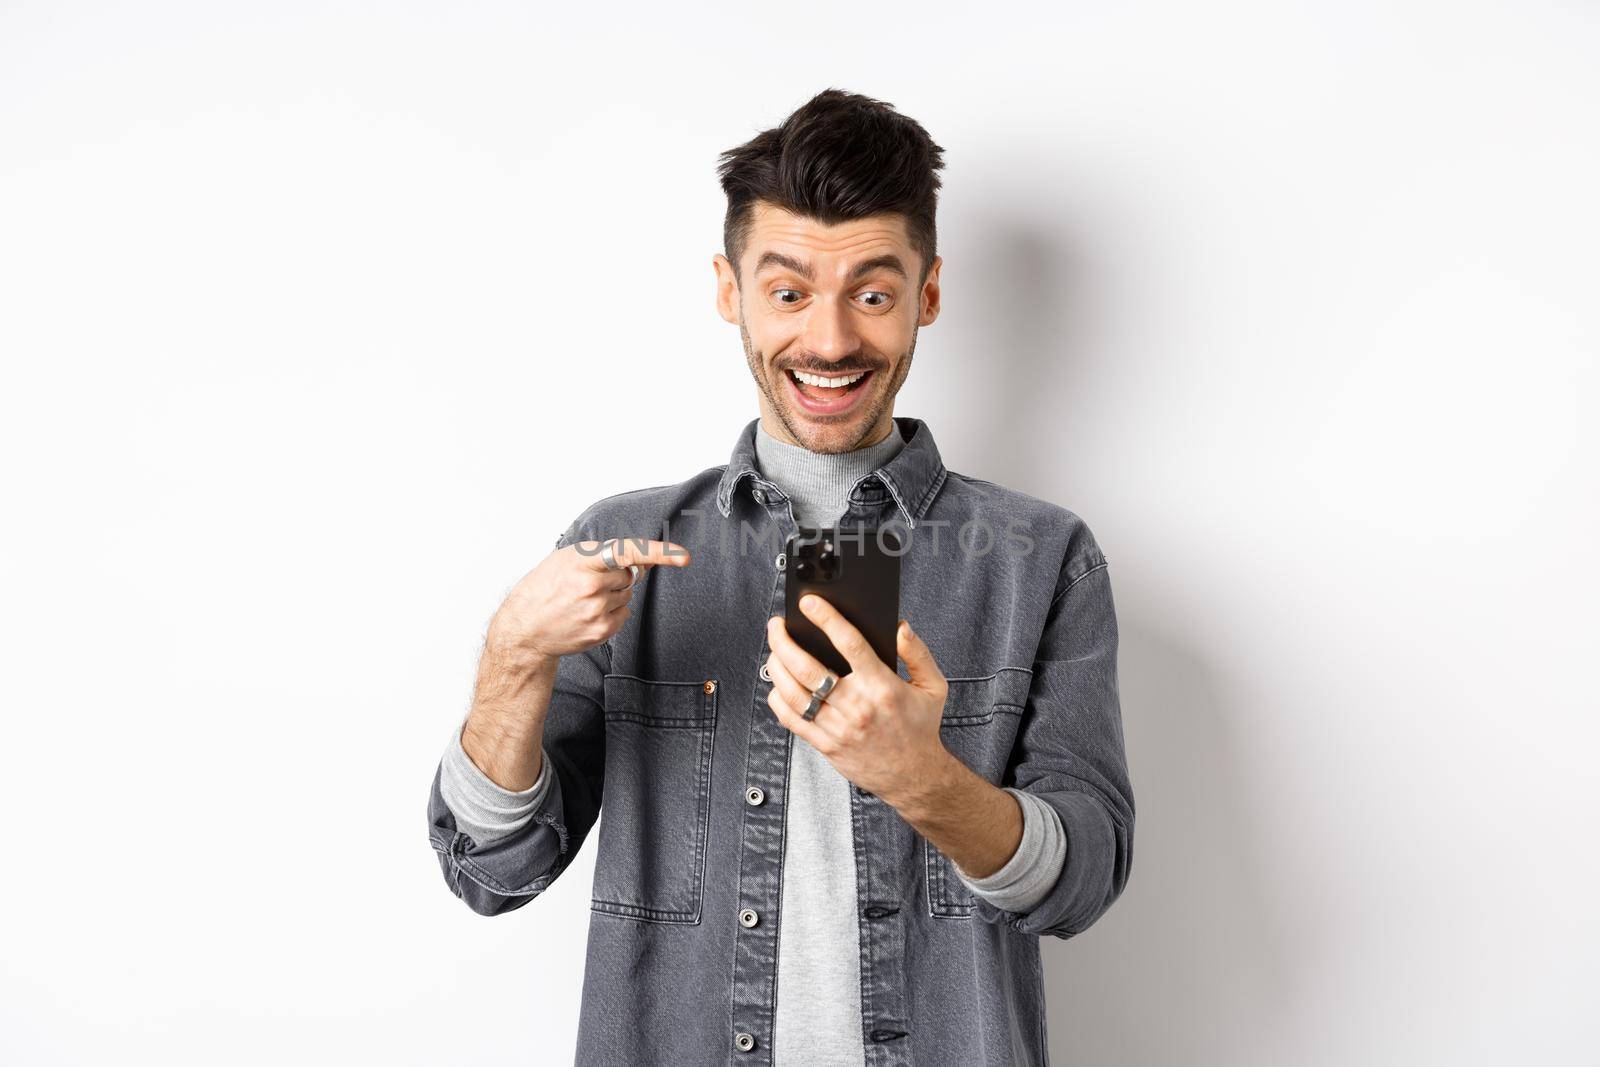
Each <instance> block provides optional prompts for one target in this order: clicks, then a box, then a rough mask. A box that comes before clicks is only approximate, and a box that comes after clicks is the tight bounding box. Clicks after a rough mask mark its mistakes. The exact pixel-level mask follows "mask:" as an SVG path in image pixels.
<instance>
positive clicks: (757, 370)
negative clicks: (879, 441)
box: [739, 316, 919, 455]
mask: <svg viewBox="0 0 1600 1067" xmlns="http://www.w3.org/2000/svg"><path fill="white" fill-rule="evenodd" d="M918 329H919V327H917V326H913V327H912V328H911V343H910V345H909V346H908V347H907V348H906V351H905V355H903V356H901V357H900V359H899V361H898V362H897V363H896V364H895V370H894V378H893V379H892V380H891V381H890V382H889V387H888V388H887V389H880V390H878V395H877V398H876V399H875V400H873V401H872V404H871V407H869V408H868V409H867V413H866V416H865V417H864V418H862V420H861V422H860V424H859V425H860V430H859V431H858V432H857V433H856V434H855V436H854V437H853V438H852V439H851V440H850V441H848V442H847V443H845V444H844V445H842V446H839V447H824V448H812V447H811V445H810V444H809V443H808V442H807V441H806V438H805V436H804V435H803V434H802V433H800V428H801V426H802V425H803V422H802V420H800V419H799V418H797V417H796V416H795V415H794V413H793V411H791V410H790V408H789V404H788V397H787V396H786V395H782V393H781V387H780V386H778V385H777V383H775V382H773V381H772V379H771V378H770V376H769V375H768V373H767V371H768V364H767V361H766V358H765V357H764V356H763V355H762V354H761V353H759V352H757V351H756V350H755V346H754V345H752V344H751V343H750V332H749V331H748V330H746V329H745V328H744V318H743V317H742V316H741V317H740V319H739V340H740V342H741V343H743V345H744V359H745V363H746V364H747V365H748V366H749V367H750V376H751V377H752V378H754V379H755V382H756V388H757V389H760V390H761V395H762V396H764V397H766V398H767V406H768V407H769V408H770V409H771V410H772V413H773V415H774V416H776V417H777V420H778V421H779V422H780V423H782V424H783V428H784V429H785V430H787V431H788V432H789V436H790V437H792V438H794V439H795V440H796V441H799V442H800V443H801V444H802V445H804V446H805V447H806V448H808V449H810V450H811V451H812V452H817V453H820V454H822V455H834V454H837V453H841V452H854V451H855V450H856V449H858V448H860V447H861V446H862V444H863V442H864V441H865V440H866V438H867V435H868V434H870V433H871V432H872V431H873V428H874V427H876V426H877V425H878V420H879V419H881V418H882V417H883V414H884V412H886V411H890V410H892V409H893V405H894V398H895V394H896V393H898V392H900V386H901V385H903V384H904V383H905V380H906V377H907V375H909V374H910V373H911V357H912V355H913V354H914V353H915V352H916V350H917V330H918ZM778 373H780V374H787V373H788V371H779V372H778ZM874 376H876V375H874ZM869 384H870V383H869ZM858 417H860V416H858Z"/></svg>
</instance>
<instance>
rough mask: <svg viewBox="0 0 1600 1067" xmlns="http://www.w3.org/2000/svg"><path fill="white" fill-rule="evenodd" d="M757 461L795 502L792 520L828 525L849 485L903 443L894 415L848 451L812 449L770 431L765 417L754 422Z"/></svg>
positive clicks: (845, 498) (834, 519)
mask: <svg viewBox="0 0 1600 1067" xmlns="http://www.w3.org/2000/svg"><path fill="white" fill-rule="evenodd" d="M755 445H756V466H757V467H759V468H761V473H762V475H763V476H765V477H766V478H767V479H769V480H770V481H772V482H775V483H776V484H777V485H778V487H779V488H780V489H782V490H783V491H784V493H785V495H787V496H788V497H789V502H790V503H791V504H792V505H793V506H794V517H795V521H796V522H797V523H803V524H805V525H807V526H831V525H833V524H834V523H835V522H837V520H838V518H839V516H840V515H841V514H842V513H843V512H844V511H845V510H846V509H847V508H848V507H849V506H850V501H849V497H850V490H851V489H852V488H854V487H855V484H856V482H858V481H860V480H861V479H862V478H865V477H866V476H867V475H869V474H871V473H872V472H873V471H875V470H877V469H878V468H879V467H881V466H883V465H884V464H885V463H888V462H889V460H891V459H893V458H894V456H895V454H896V453H897V452H899V451H900V449H901V448H902V447H904V445H905V438H904V437H902V436H901V434H900V427H899V424H898V423H896V422H895V421H894V420H893V419H890V420H889V425H888V426H887V427H886V428H885V430H884V433H883V434H882V435H881V436H880V437H879V438H878V439H877V440H875V441H873V442H872V443H870V444H866V445H862V446H861V447H859V448H856V449H852V450H851V451H849V452H812V451H811V450H810V449H808V448H805V447H804V446H802V445H799V444H795V443H794V442H792V441H785V440H782V439H780V438H778V437H775V436H774V435H773V434H771V433H769V432H768V431H767V428H766V424H765V420H763V421H762V423H760V424H758V425H757V427H756V441H755Z"/></svg>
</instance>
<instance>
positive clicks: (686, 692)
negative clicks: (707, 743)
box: [604, 674, 717, 727]
mask: <svg viewBox="0 0 1600 1067" xmlns="http://www.w3.org/2000/svg"><path fill="white" fill-rule="evenodd" d="M604 684H605V713H606V718H607V719H621V720H624V721H628V722H643V723H647V724H649V725H651V726H665V727H680V726H681V727H702V726H710V725H711V724H712V723H713V722H715V721H716V711H717V705H716V700H717V692H716V690H717V683H716V679H714V678H704V679H700V680H698V681H693V682H665V681H655V680H652V679H649V678H640V677H637V676H636V675H632V674H608V675H606V676H605V680H604Z"/></svg>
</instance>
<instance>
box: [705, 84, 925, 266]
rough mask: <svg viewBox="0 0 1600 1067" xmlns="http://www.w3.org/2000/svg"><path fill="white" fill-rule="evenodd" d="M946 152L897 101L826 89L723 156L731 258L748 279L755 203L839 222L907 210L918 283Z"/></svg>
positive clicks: (725, 241)
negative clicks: (744, 264)
mask: <svg viewBox="0 0 1600 1067" xmlns="http://www.w3.org/2000/svg"><path fill="white" fill-rule="evenodd" d="M943 156H944V149H943V148H940V147H939V146H938V145H936V144H934V143H933V139H932V138H930V137H929V136H928V131H927V130H925V129H923V128H922V126H921V124H920V123H918V122H917V121H916V120H914V119H910V118H907V117H906V116H904V115H902V114H900V113H899V112H897V111H896V110H894V106H893V105H892V104H886V103H884V102H883V101H881V100H874V99H872V98H871V97H868V96H861V95H860V94H858V93H848V92H845V91H844V90H843V89H824V90H822V92H820V93H818V94H817V95H816V96H813V97H812V98H811V99H810V100H808V101H806V102H805V103H804V104H803V105H801V107H800V108H799V109H798V110H796V111H795V112H794V114H792V115H790V116H789V117H788V118H786V119H784V120H783V122H782V124H780V125H779V126H777V127H776V128H775V129H771V130H765V131H763V132H761V133H758V134H756V136H755V137H753V138H751V139H750V140H749V141H746V142H745V143H744V144H742V145H740V146H739V147H737V148H730V149H728V150H727V151H726V152H723V153H722V154H721V156H720V157H719V158H720V159H721V162H720V163H718V164H717V172H718V173H719V174H720V175H721V177H722V191H723V192H724V193H726V194H727V195H728V213H727V215H726V216H725V217H724V219H723V223H722V245H723V254H724V255H726V256H727V257H728V259H729V260H730V261H732V263H733V275H734V278H735V279H736V280H737V279H738V277H739V258H740V257H741V256H742V255H744V251H745V245H746V243H747V242H748V241H749V239H750V227H751V223H752V218H753V216H754V214H755V203H756V202H757V201H764V202H766V203H768V204H772V205H773V206H775V207H780V208H783V209H784V210H786V211H790V212H793V213H795V214H797V215H805V216H809V217H811V218H814V219H816V220H817V221H819V222H821V223H823V224H824V225H833V224H835V223H840V222H848V221H852V220H855V219H861V218H866V217H868V216H870V215H878V214H882V213H885V212H898V213H900V214H901V215H903V216H905V223H906V233H907V235H908V236H909V238H910V240H911V247H912V248H914V249H916V251H917V252H918V253H919V254H920V255H921V256H922V275H921V278H920V279H919V280H918V283H917V284H918V286H919V287H920V286H921V284H922V283H923V282H925V281H927V279H928V270H929V269H930V268H931V267H932V266H933V258H934V255H935V254H936V248H935V246H936V243H937V242H936V237H937V232H936V228H935V226H934V219H933V215H934V209H935V207H937V204H938V198H939V175H938V174H937V173H936V172H937V171H938V170H940V169H941V168H942V167H943V166H944V160H943Z"/></svg>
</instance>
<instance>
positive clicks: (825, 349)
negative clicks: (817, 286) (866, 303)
mask: <svg viewBox="0 0 1600 1067" xmlns="http://www.w3.org/2000/svg"><path fill="white" fill-rule="evenodd" d="M802 340H803V342H804V344H805V346H806V347H807V348H808V349H810V350H811V351H812V352H814V353H816V354H817V356H818V357H819V358H821V359H826V360H834V361H836V360H840V359H844V358H845V357H847V356H853V355H855V354H856V353H857V352H859V351H860V349H861V335H860V334H858V333H857V332H856V331H855V328H854V327H853V326H852V325H851V322H850V310H849V309H848V308H847V307H845V306H844V304H843V302H841V301H837V300H819V301H817V302H816V303H815V304H814V305H812V308H811V312H810V314H808V315H807V316H806V328H805V336H804V337H803V338H802Z"/></svg>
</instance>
